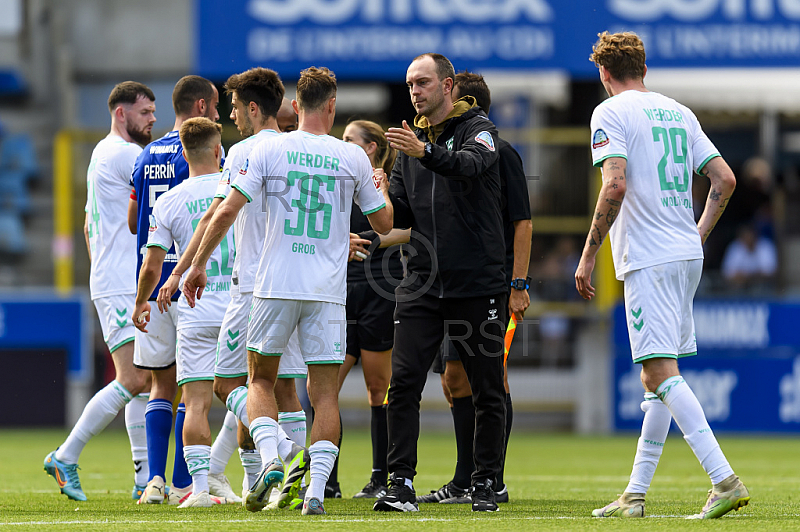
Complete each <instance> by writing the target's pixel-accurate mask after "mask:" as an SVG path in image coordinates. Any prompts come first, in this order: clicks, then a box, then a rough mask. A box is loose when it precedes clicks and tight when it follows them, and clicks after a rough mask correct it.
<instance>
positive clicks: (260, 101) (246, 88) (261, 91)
mask: <svg viewBox="0 0 800 532" xmlns="http://www.w3.org/2000/svg"><path fill="white" fill-rule="evenodd" d="M225 92H227V93H229V94H230V93H234V92H235V93H236V97H237V98H238V99H240V100H242V101H243V102H244V103H245V104H246V105H250V102H255V103H256V105H258V108H259V109H260V110H261V114H262V115H264V116H265V117H275V116H277V114H278V109H280V108H281V103H283V95H284V94H285V92H286V90H285V89H284V87H283V82H282V81H281V78H280V76H278V73H277V72H275V71H274V70H270V69H268V68H261V67H257V68H251V69H250V70H246V71H244V72H242V73H241V74H234V75H232V76H231V77H229V78H228V81H226V82H225Z"/></svg>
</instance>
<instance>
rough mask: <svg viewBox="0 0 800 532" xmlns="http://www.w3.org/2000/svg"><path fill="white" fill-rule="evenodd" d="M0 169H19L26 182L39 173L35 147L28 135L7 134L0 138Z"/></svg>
mask: <svg viewBox="0 0 800 532" xmlns="http://www.w3.org/2000/svg"><path fill="white" fill-rule="evenodd" d="M0 170H18V171H21V172H23V179H24V180H25V181H26V182H27V181H28V180H30V179H33V178H35V177H37V176H38V175H39V164H38V161H37V159H36V149H35V148H34V146H33V141H32V140H31V138H30V137H29V136H28V135H25V134H20V135H9V136H8V137H5V138H3V139H2V140H0Z"/></svg>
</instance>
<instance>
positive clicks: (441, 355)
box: [431, 306, 510, 375]
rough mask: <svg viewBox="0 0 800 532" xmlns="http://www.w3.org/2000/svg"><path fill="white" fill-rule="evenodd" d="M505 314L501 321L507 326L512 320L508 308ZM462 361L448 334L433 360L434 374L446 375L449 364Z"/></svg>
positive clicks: (503, 313) (432, 368)
mask: <svg viewBox="0 0 800 532" xmlns="http://www.w3.org/2000/svg"><path fill="white" fill-rule="evenodd" d="M504 311H505V312H501V313H500V314H501V318H500V319H501V321H502V322H503V324H507V323H508V320H509V318H510V316H509V314H508V307H507V306H506V307H504ZM460 361H461V359H460V358H459V357H458V351H456V346H455V344H453V341H452V340H450V337H449V336H447V335H446V334H445V335H444V340H443V341H442V344H441V345H440V346H439V352H438V353H436V358H434V359H433V364H431V371H433V372H434V373H438V374H439V375H442V374H444V369H445V367H446V366H447V362H460Z"/></svg>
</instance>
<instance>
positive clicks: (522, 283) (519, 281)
mask: <svg viewBox="0 0 800 532" xmlns="http://www.w3.org/2000/svg"><path fill="white" fill-rule="evenodd" d="M530 287H531V278H530V277H526V278H525V279H523V278H522V277H517V278H516V279H514V280H512V281H511V288H513V289H514V290H527V289H528V288H530Z"/></svg>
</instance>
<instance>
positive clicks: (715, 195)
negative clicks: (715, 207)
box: [708, 188, 722, 201]
mask: <svg viewBox="0 0 800 532" xmlns="http://www.w3.org/2000/svg"><path fill="white" fill-rule="evenodd" d="M720 196H722V193H721V192H718V191H716V190H714V189H713V188H712V189H711V192H709V194H708V197H709V198H711V200H712V201H717V200H719V198H720Z"/></svg>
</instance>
